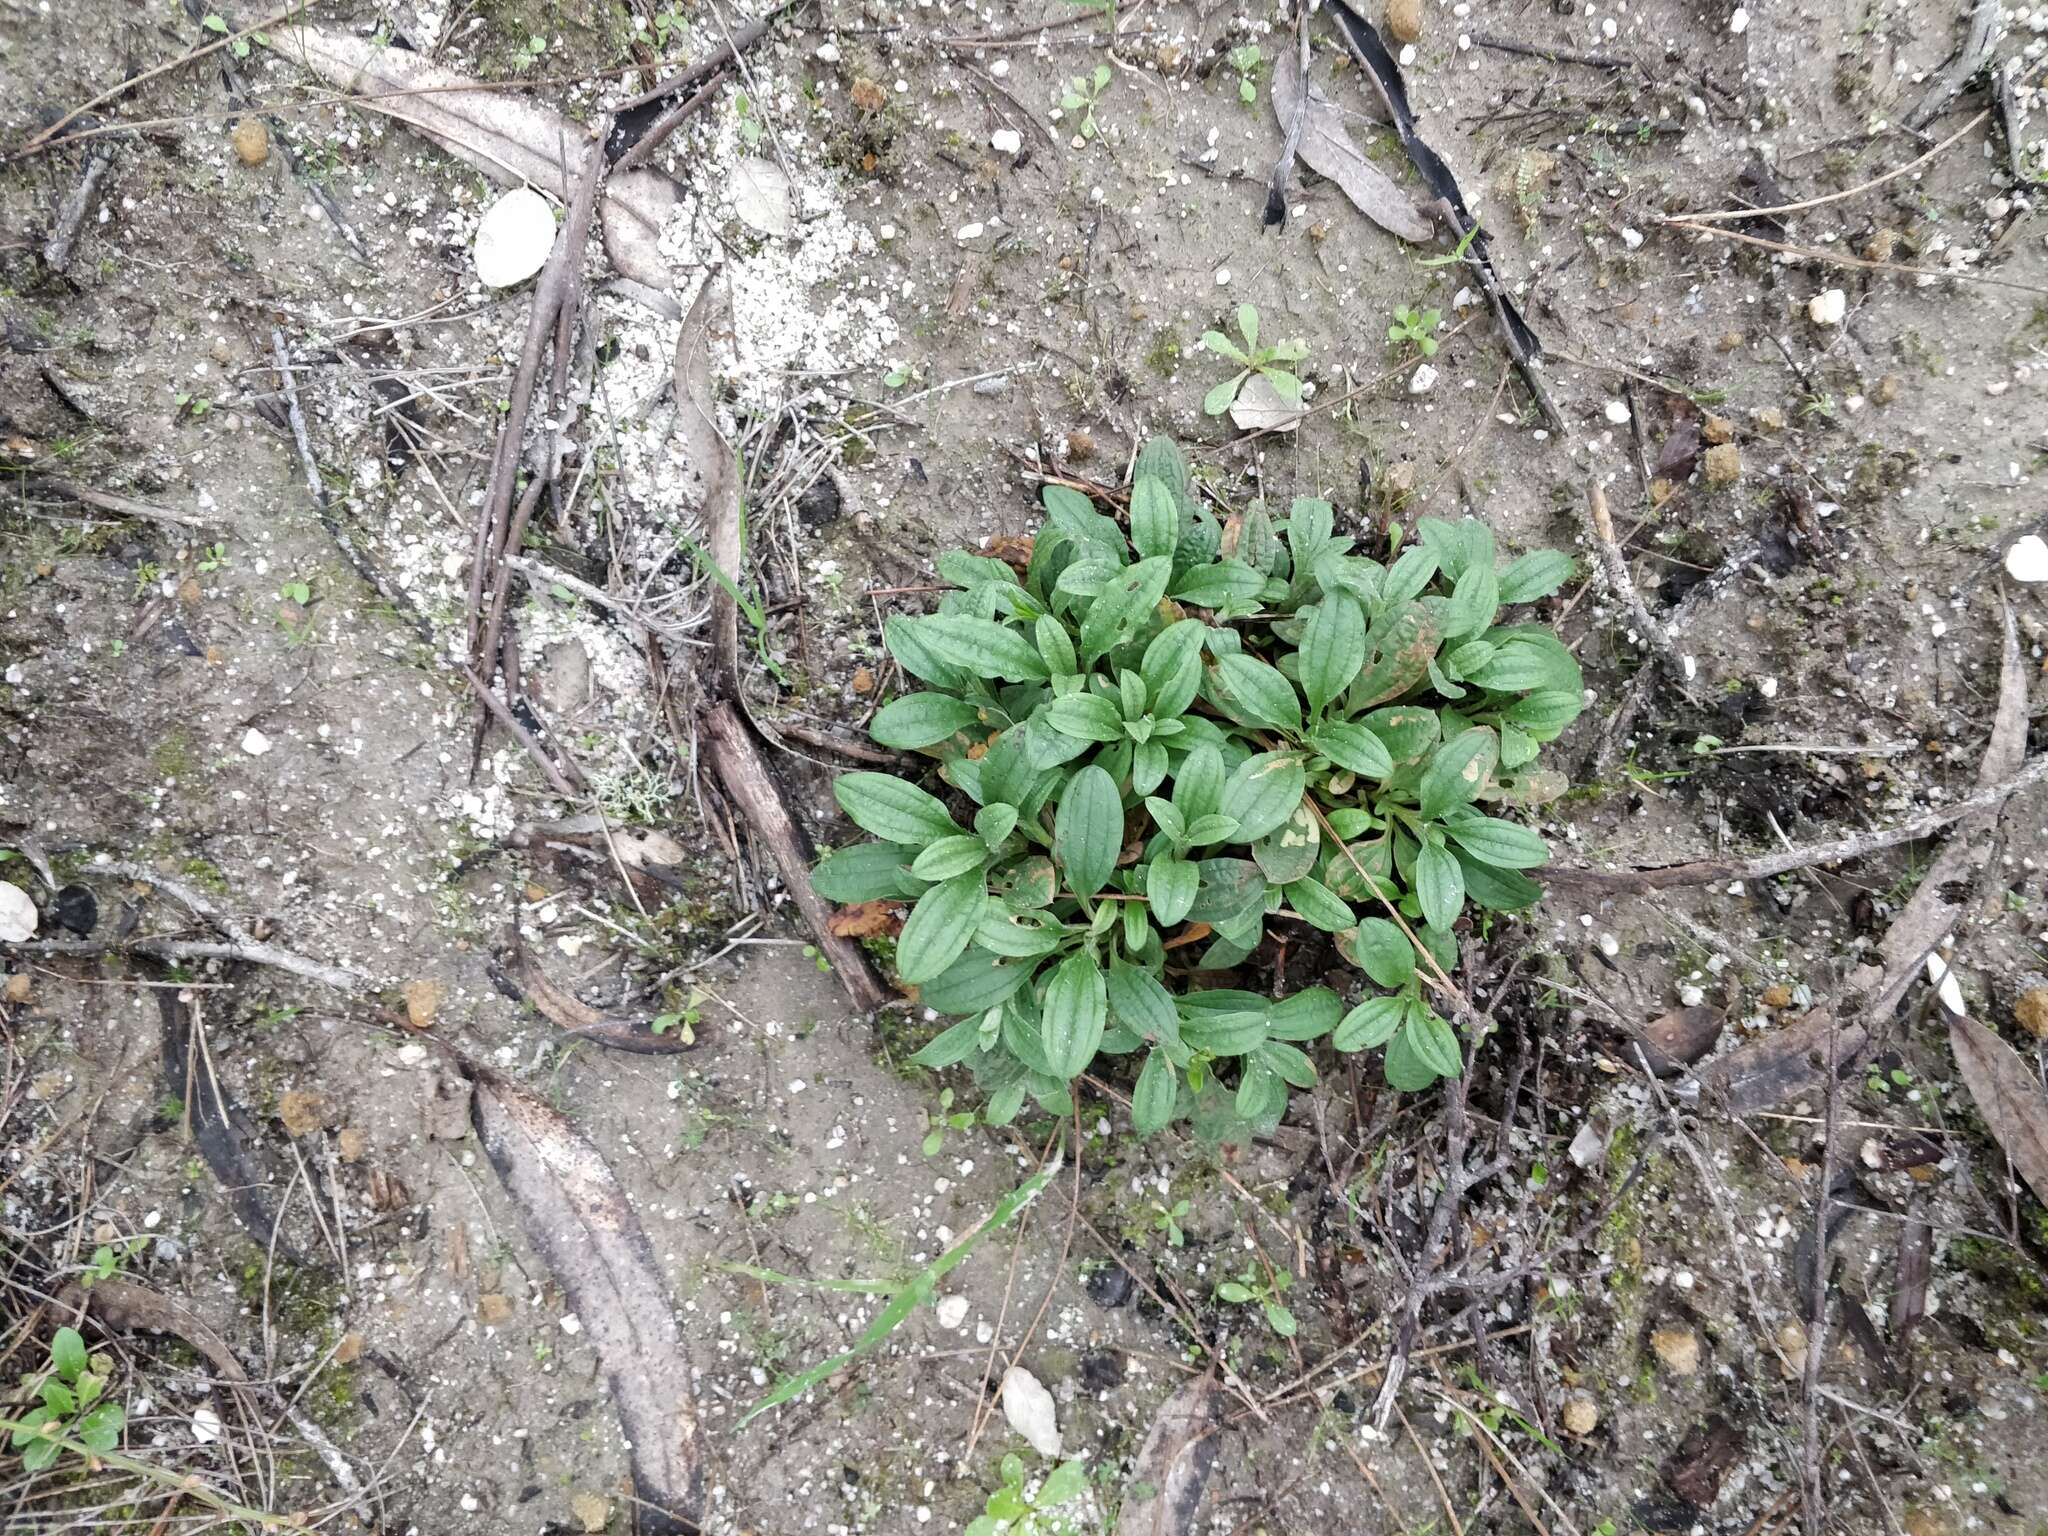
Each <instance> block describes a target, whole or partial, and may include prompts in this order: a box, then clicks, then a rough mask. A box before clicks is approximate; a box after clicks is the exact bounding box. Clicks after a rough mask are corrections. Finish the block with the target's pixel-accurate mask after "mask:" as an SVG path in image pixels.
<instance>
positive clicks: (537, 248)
mask: <svg viewBox="0 0 2048 1536" xmlns="http://www.w3.org/2000/svg"><path fill="white" fill-rule="evenodd" d="M554 248H555V210H554V209H553V208H552V207H550V206H549V204H548V200H547V199H546V198H544V197H542V196H541V195H540V194H539V193H538V192H536V191H534V190H533V188H531V187H514V188H513V189H512V190H511V191H510V192H507V193H506V194H505V195H504V196H503V197H501V198H499V199H498V200H497V201H496V202H495V203H492V204H491V206H490V207H488V208H486V209H485V210H484V216H483V217H482V218H481V219H479V220H478V221H477V226H476V243H475V245H474V246H473V247H472V254H473V255H474V257H475V259H476V275H477V280H478V281H479V282H481V283H482V284H483V285H484V286H485V287H486V288H510V287H512V286H514V285H515V284H518V283H523V282H525V281H526V280H527V279H528V278H529V277H531V276H533V274H534V273H536V272H538V271H539V270H540V269H541V268H542V267H544V266H546V265H547V261H548V253H549V252H550V251H552V250H553V249H554Z"/></svg>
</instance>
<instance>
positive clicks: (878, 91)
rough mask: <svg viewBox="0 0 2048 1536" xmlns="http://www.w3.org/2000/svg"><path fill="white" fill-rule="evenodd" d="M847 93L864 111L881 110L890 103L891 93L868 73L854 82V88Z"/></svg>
mask: <svg viewBox="0 0 2048 1536" xmlns="http://www.w3.org/2000/svg"><path fill="white" fill-rule="evenodd" d="M847 95H848V96H849V97H850V98H851V99H852V101H853V104H854V105H855V106H856V107H858V108H859V109H860V110H861V111H863V112H879V111H881V110H882V108H884V107H886V106H887V105H889V93H888V92H887V91H885V90H883V89H882V88H881V86H879V85H877V84H876V83H875V82H874V81H872V80H870V79H869V78H868V77H867V76H866V75H862V76H861V77H860V78H859V79H858V80H856V81H854V82H853V89H852V90H850V91H848V92H847Z"/></svg>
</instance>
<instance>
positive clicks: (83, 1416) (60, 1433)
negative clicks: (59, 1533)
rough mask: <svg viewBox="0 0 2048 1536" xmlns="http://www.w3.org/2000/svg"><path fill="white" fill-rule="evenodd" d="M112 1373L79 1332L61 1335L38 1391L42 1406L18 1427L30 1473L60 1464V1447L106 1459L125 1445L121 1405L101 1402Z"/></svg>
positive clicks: (17, 1439) (18, 1439) (54, 1343)
mask: <svg viewBox="0 0 2048 1536" xmlns="http://www.w3.org/2000/svg"><path fill="white" fill-rule="evenodd" d="M111 1369H112V1367H111V1364H110V1362H109V1361H108V1360H107V1358H106V1357H105V1356H104V1355H102V1356H99V1357H97V1358H95V1357H92V1356H89V1355H87V1354H86V1351H85V1340H84V1339H83V1338H81V1337H80V1336H79V1332H78V1330H77V1329H76V1328H59V1329H58V1330H57V1333H56V1336H55V1337H54V1338H53V1339H51V1341H50V1359H49V1363H48V1364H47V1365H45V1366H44V1368H43V1370H42V1372H41V1373H40V1375H41V1380H40V1381H39V1382H37V1383H36V1384H35V1385H34V1387H33V1391H34V1393H35V1395H36V1396H38V1397H40V1398H41V1399H42V1405H41V1406H40V1407H37V1408H31V1409H30V1410H29V1411H28V1412H27V1413H25V1414H23V1415H22V1416H21V1417H20V1418H19V1419H16V1420H13V1421H12V1422H13V1424H14V1439H13V1446H14V1449H15V1450H17V1451H19V1452H21V1464H22V1466H23V1468H24V1469H25V1470H27V1471H30V1472H40V1471H42V1470H43V1469H44V1468H46V1467H48V1466H50V1465H51V1464H52V1463H54V1462H55V1461H56V1459H57V1457H58V1456H59V1455H60V1454H61V1453H62V1452H63V1449H64V1447H63V1446H62V1444H60V1443H59V1442H60V1441H64V1440H74V1441H77V1442H78V1443H79V1444H81V1445H83V1446H84V1447H85V1448H86V1449H87V1450H89V1451H93V1452H97V1453H101V1454H104V1453H105V1452H108V1451H111V1450H112V1449H113V1448H114V1447H115V1446H117V1445H119V1444H120V1443H121V1429H122V1426H123V1425H124V1424H126V1422H127V1416H126V1415H125V1414H124V1413H123V1412H122V1411H121V1405H120V1404H119V1403H103V1402H100V1398H101V1396H102V1395H103V1394H104V1393H105V1392H106V1388H107V1376H108V1373H109V1371H110V1370H111Z"/></svg>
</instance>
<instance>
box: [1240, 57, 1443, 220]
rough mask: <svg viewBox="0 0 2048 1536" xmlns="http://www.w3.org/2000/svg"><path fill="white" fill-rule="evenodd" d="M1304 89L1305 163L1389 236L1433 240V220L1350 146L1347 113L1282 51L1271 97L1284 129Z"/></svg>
mask: <svg viewBox="0 0 2048 1536" xmlns="http://www.w3.org/2000/svg"><path fill="white" fill-rule="evenodd" d="M1304 90H1306V91H1307V93H1308V117H1307V119H1306V120H1305V121H1304V122H1303V124H1302V129H1301V146H1300V150H1299V154H1300V156H1301V163H1302V164H1303V165H1306V166H1307V167H1308V168H1309V169H1310V170H1312V171H1314V172H1315V173H1316V174H1317V175H1319V176H1327V177H1328V178H1329V179H1330V180H1332V181H1334V182H1335V183H1336V184H1337V185H1338V187H1339V188H1340V189H1341V190H1342V191H1343V193H1344V195H1345V196H1346V197H1347V198H1349V199H1350V200H1351V204H1352V206H1353V207H1355V208H1356V209H1357V210H1358V211H1359V212H1360V213H1362V214H1364V215H1365V216H1366V217H1367V218H1368V219H1371V220H1372V221H1373V223H1375V224H1377V225H1379V227H1380V228H1382V229H1384V230H1386V231H1387V232H1388V233H1389V234H1394V235H1399V236H1400V237H1401V238H1402V239H1403V240H1407V241H1411V242H1413V243H1415V244H1418V245H1420V244H1422V243H1423V242H1424V241H1427V240H1428V239H1430V238H1431V236H1432V234H1433V233H1434V231H1433V230H1432V229H1431V228H1430V223H1429V220H1427V219H1425V218H1424V217H1423V216H1422V215H1421V214H1420V213H1419V212H1417V211H1416V208H1415V203H1414V200H1413V199H1412V198H1410V197H1409V196H1408V194H1407V193H1406V192H1403V191H1402V190H1401V188H1400V187H1399V185H1397V184H1396V183H1395V181H1394V180H1393V178H1392V177H1390V176H1388V175H1387V173H1386V172H1385V171H1383V170H1381V169H1380V168H1379V167H1378V166H1376V165H1374V164H1373V163H1372V162H1371V161H1370V160H1368V159H1366V157H1365V156H1364V154H1363V153H1361V152H1360V150H1359V148H1358V146H1357V145H1356V144H1354V143H1352V142H1351V135H1350V134H1348V133H1346V132H1345V131H1344V114H1343V113H1342V112H1341V111H1339V110H1338V108H1337V106H1336V103H1334V102H1332V101H1331V100H1330V99H1329V98H1328V97H1327V96H1325V95H1323V93H1322V92H1321V91H1320V90H1318V89H1317V88H1316V86H1315V83H1314V82H1313V81H1307V82H1304V80H1303V79H1302V74H1301V59H1300V57H1299V56H1298V55H1297V54H1295V53H1294V52H1292V51H1290V50H1288V49H1282V50H1281V51H1280V57H1279V58H1278V59H1276V60H1275V61H1274V64H1273V90H1272V97H1273V115H1274V116H1275V117H1277V118H1278V119H1279V120H1280V126H1281V128H1282V130H1283V131H1284V130H1285V128H1286V127H1287V124H1288V122H1289V121H1290V120H1291V119H1292V118H1293V116H1294V111H1295V104H1296V103H1297V102H1299V101H1300V100H1301V97H1302V92H1303V91H1304Z"/></svg>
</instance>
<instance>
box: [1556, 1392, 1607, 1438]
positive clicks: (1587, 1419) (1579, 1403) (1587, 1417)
mask: <svg viewBox="0 0 2048 1536" xmlns="http://www.w3.org/2000/svg"><path fill="white" fill-rule="evenodd" d="M1599 1427H1600V1405H1599V1404H1598V1403H1596V1402H1594V1401H1593V1399H1592V1398H1590V1397H1586V1396H1584V1395H1583V1394H1581V1395H1580V1396H1578V1397H1574V1398H1572V1399H1570V1400H1569V1401H1568V1402H1566V1403H1565V1405H1564V1428H1565V1433H1566V1434H1568V1435H1577V1436H1578V1437H1579V1438H1580V1439H1584V1438H1585V1437H1586V1436H1587V1435H1590V1434H1591V1433H1593V1431H1594V1430H1596V1429H1598V1428H1599Z"/></svg>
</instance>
